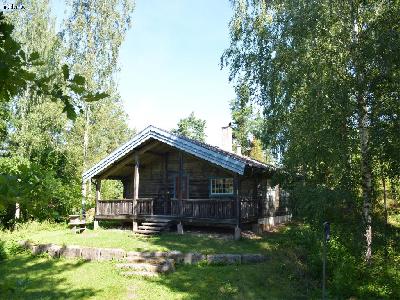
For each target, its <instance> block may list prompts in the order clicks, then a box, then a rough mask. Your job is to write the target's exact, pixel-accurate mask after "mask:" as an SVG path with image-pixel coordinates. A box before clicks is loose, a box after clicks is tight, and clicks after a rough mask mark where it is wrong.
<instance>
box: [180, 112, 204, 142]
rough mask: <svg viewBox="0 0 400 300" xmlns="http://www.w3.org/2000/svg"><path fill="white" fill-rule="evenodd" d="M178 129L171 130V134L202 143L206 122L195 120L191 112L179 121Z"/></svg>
mask: <svg viewBox="0 0 400 300" xmlns="http://www.w3.org/2000/svg"><path fill="white" fill-rule="evenodd" d="M177 126H178V128H176V129H173V130H172V132H173V133H176V134H181V135H184V136H186V137H188V138H191V139H194V140H197V141H200V142H204V141H205V139H206V133H205V130H206V121H205V120H202V119H199V118H196V117H195V115H194V112H192V113H191V114H190V115H189V116H188V117H187V118H184V119H180V120H179V122H178V124H177Z"/></svg>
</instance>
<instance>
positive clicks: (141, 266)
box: [115, 259, 175, 273]
mask: <svg viewBox="0 0 400 300" xmlns="http://www.w3.org/2000/svg"><path fill="white" fill-rule="evenodd" d="M115 266H116V267H117V268H119V269H132V270H135V271H147V272H157V273H166V272H171V271H174V270H175V266H174V262H173V260H170V259H168V260H165V261H164V262H163V263H154V262H152V261H150V260H148V261H146V262H136V263H119V264H116V265H115Z"/></svg>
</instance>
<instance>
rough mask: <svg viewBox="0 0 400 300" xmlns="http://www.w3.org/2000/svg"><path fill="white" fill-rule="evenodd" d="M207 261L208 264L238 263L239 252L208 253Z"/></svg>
mask: <svg viewBox="0 0 400 300" xmlns="http://www.w3.org/2000/svg"><path fill="white" fill-rule="evenodd" d="M207 262H208V263H210V264H240V263H241V255H240V254H209V255H207Z"/></svg>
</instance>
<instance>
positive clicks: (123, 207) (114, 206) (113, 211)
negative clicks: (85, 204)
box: [96, 199, 133, 216]
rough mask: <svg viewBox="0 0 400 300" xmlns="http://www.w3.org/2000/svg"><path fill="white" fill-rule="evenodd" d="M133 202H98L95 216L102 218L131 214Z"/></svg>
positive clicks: (126, 200)
mask: <svg viewBox="0 0 400 300" xmlns="http://www.w3.org/2000/svg"><path fill="white" fill-rule="evenodd" d="M132 205H133V202H132V200H129V199H124V200H100V201H98V203H97V209H96V214H97V215H102V216H121V215H130V214H132V207H133V206H132Z"/></svg>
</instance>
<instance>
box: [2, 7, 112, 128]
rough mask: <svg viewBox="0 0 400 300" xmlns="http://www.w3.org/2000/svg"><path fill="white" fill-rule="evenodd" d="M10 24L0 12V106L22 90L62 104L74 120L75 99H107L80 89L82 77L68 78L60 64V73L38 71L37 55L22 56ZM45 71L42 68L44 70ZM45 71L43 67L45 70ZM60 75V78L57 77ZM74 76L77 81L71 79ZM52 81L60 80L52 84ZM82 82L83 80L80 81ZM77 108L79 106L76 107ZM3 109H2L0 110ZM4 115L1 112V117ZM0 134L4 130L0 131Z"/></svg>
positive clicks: (64, 67) (65, 67) (34, 53)
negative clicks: (73, 87)
mask: <svg viewBox="0 0 400 300" xmlns="http://www.w3.org/2000/svg"><path fill="white" fill-rule="evenodd" d="M14 28H15V27H14V25H13V24H10V23H8V21H7V20H5V17H4V14H3V12H0V53H1V55H0V57H1V58H0V59H1V60H0V65H2V66H3V67H2V68H1V71H0V104H1V105H3V102H9V101H11V99H12V98H13V97H15V96H18V95H20V94H21V93H22V92H24V91H29V93H30V94H31V96H33V95H34V94H37V95H38V96H42V95H45V96H47V97H49V98H50V99H51V100H52V101H61V102H62V103H63V104H64V112H66V113H67V116H68V118H70V119H75V118H76V111H75V107H77V106H78V103H77V102H76V98H78V97H83V98H84V99H86V100H88V101H97V100H99V99H101V98H104V97H105V96H107V95H106V94H104V93H99V92H95V93H91V92H87V90H86V89H85V88H83V85H84V80H82V78H83V77H82V76H80V75H75V77H74V78H72V79H70V78H68V76H66V75H68V67H67V66H66V65H63V67H62V71H61V70H60V69H59V68H57V67H55V68H54V67H52V71H53V72H52V73H50V74H45V73H43V72H40V70H38V68H39V67H40V66H42V65H44V62H43V61H41V60H40V55H39V53H38V52H33V51H32V52H31V53H26V51H24V50H22V47H21V44H20V43H19V42H18V41H16V40H15V39H14V37H13V36H12V33H13V31H14ZM45 68H46V67H45ZM48 69H49V68H47V70H48ZM60 73H62V74H63V77H61V76H59V74H60ZM76 77H78V78H80V79H81V80H80V81H76V80H74V79H75V78H76ZM55 78H59V79H60V78H62V79H64V80H59V81H55V80H54V79H55ZM83 79H84V78H83ZM72 84H75V85H78V86H81V88H80V89H72V88H71V85H72ZM78 107H79V106H78ZM1 108H2V109H4V108H3V107H1ZM2 114H4V113H1V115H2ZM3 135H4V130H3Z"/></svg>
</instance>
